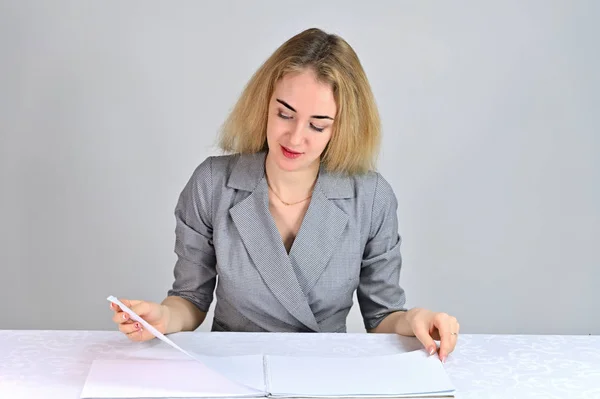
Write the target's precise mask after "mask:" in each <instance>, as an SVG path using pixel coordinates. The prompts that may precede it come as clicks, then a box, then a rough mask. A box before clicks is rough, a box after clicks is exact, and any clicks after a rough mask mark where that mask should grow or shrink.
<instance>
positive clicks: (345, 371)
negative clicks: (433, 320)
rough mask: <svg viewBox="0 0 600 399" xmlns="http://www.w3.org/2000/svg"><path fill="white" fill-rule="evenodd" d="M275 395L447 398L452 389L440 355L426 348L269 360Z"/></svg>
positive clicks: (271, 384) (269, 386)
mask: <svg viewBox="0 0 600 399" xmlns="http://www.w3.org/2000/svg"><path fill="white" fill-rule="evenodd" d="M266 363H267V376H268V378H267V380H268V385H267V389H268V390H269V392H270V393H271V395H273V396H287V397H332V396H338V397H340V396H379V397H382V396H394V397H400V396H446V395H453V393H454V386H453V385H452V382H451V381H450V379H449V378H448V375H447V374H446V372H445V370H444V366H443V365H442V363H441V362H440V360H439V358H438V357H437V356H429V355H428V354H427V353H425V351H423V350H417V351H413V352H408V353H400V354H395V355H388V356H370V357H354V358H350V357H346V358H340V357H338V358H332V357H292V356H266Z"/></svg>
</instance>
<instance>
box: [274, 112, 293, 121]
mask: <svg viewBox="0 0 600 399" xmlns="http://www.w3.org/2000/svg"><path fill="white" fill-rule="evenodd" d="M277 116H278V117H280V118H281V119H292V116H291V115H287V114H284V113H283V112H281V111H278V112H277Z"/></svg>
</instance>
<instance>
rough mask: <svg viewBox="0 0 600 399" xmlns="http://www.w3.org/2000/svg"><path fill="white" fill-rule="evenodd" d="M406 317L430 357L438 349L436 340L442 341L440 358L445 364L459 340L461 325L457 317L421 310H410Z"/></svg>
mask: <svg viewBox="0 0 600 399" xmlns="http://www.w3.org/2000/svg"><path fill="white" fill-rule="evenodd" d="M406 317H407V321H408V323H409V324H410V327H411V328H412V331H413V333H414V334H415V337H417V339H418V340H419V341H421V343H422V344H423V346H425V349H426V350H427V352H428V353H429V354H430V355H433V354H434V353H435V351H436V349H437V345H436V343H435V341H434V340H438V341H440V348H439V354H438V356H439V357H440V360H441V361H442V363H443V362H445V361H446V358H447V357H448V355H449V354H450V352H452V351H453V350H454V347H455V346H456V340H457V338H458V331H459V329H460V325H459V324H458V321H457V320H456V317H453V316H450V315H448V314H446V313H436V312H432V311H431V310H427V309H421V308H415V309H411V310H409V311H408V313H407V314H406Z"/></svg>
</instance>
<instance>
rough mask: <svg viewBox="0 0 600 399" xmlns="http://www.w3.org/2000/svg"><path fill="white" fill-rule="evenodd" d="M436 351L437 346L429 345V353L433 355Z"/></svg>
mask: <svg viewBox="0 0 600 399" xmlns="http://www.w3.org/2000/svg"><path fill="white" fill-rule="evenodd" d="M434 353H435V346H431V347H429V354H430V355H433V354H434Z"/></svg>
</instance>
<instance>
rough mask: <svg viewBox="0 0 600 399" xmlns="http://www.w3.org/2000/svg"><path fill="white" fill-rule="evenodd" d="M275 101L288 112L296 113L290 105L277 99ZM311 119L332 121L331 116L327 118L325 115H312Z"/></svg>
mask: <svg viewBox="0 0 600 399" xmlns="http://www.w3.org/2000/svg"><path fill="white" fill-rule="evenodd" d="M276 100H277V102H278V103H280V104H281V105H283V106H284V107H286V108H288V109H289V110H292V111H294V112H297V111H296V110H295V109H294V107H292V106H291V105H290V104H288V103H286V102H285V101H283V100H280V99H279V98H277V99H276ZM311 118H314V119H331V120H333V118H332V117H331V116H327V115H312V116H311Z"/></svg>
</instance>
